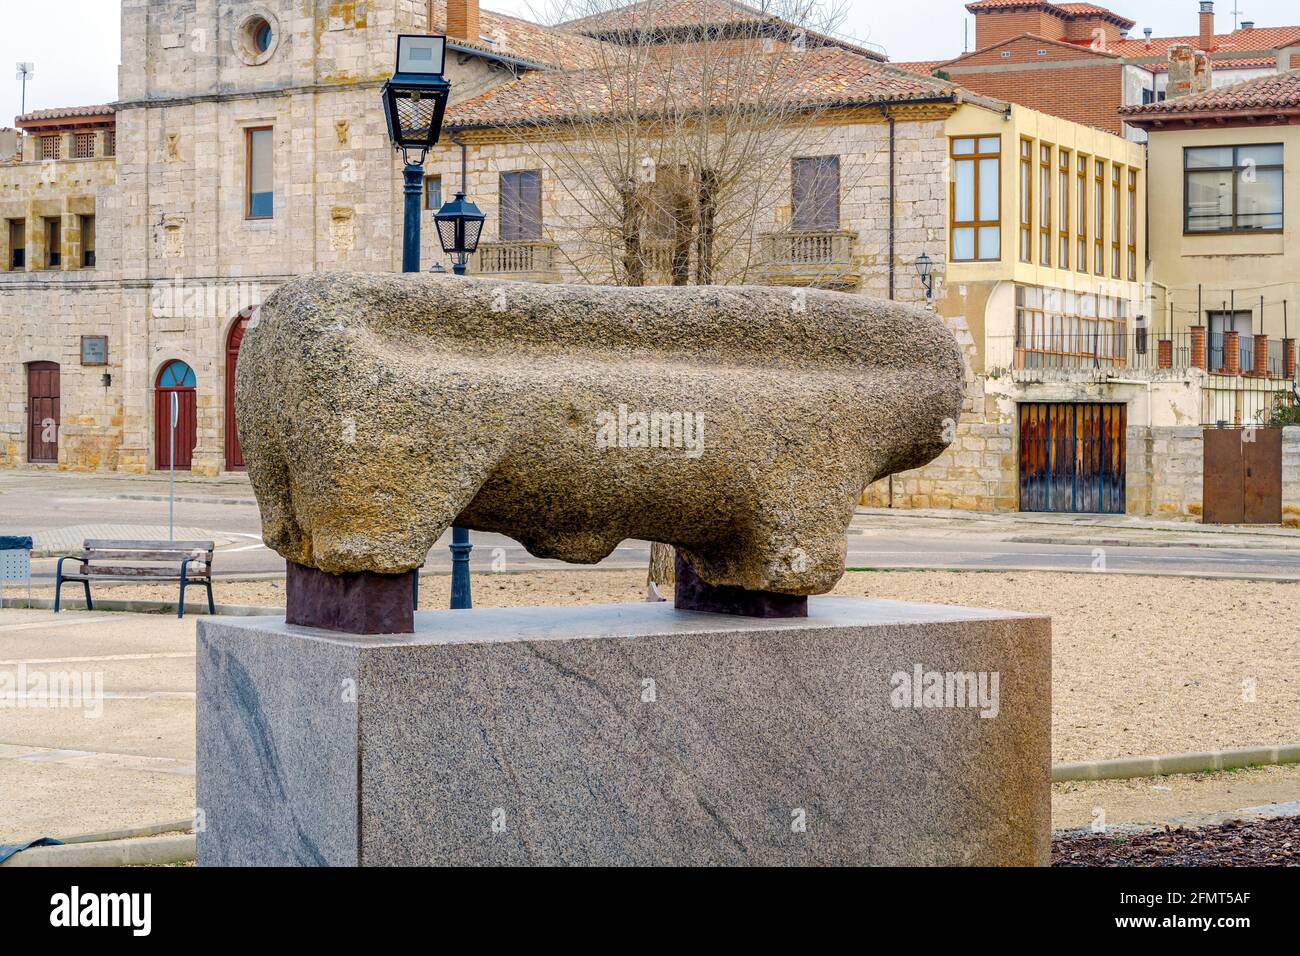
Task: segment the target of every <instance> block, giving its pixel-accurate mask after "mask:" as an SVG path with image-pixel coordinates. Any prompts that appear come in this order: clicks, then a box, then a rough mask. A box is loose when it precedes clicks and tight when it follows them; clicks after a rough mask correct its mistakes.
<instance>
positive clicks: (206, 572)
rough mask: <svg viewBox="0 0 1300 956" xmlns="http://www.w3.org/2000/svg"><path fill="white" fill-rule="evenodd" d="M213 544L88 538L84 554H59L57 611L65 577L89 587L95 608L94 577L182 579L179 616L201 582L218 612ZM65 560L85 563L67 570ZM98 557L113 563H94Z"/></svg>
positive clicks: (211, 610) (212, 609) (212, 610)
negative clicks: (190, 590) (192, 588)
mask: <svg viewBox="0 0 1300 956" xmlns="http://www.w3.org/2000/svg"><path fill="white" fill-rule="evenodd" d="M213 548H214V545H213V542H211V541H114V540H111V539H92V540H88V541H86V542H84V543H83V544H82V546H81V553H80V554H70V555H67V556H65V557H62V558H59V564H58V568H57V570H56V571H55V581H54V613H55V614H58V613H59V601H60V598H61V597H62V595H63V582H64V581H80V582H81V584H82V586H83V587H84V588H85V589H86V610H88V611H93V610H94V609H95V605H94V604H93V603H92V601H91V599H90V582H91V581H180V583H181V597H180V606H179V608H178V609H177V613H176V616H177V617H184V616H185V589H186V588H187V587H188V586H189V585H191V584H201V585H203V586H204V587H206V588H207V589H208V613H209V614H216V613H217V608H216V604H215V603H214V602H213V600H212V551H213ZM64 561H79V562H81V567H79V568H78V569H77V570H76V571H75V572H74V573H71V574H65V573H64V571H63V562H64ZM98 561H108V562H113V563H110V564H92V563H91V562H98ZM121 562H125V563H121ZM168 565H170V566H168Z"/></svg>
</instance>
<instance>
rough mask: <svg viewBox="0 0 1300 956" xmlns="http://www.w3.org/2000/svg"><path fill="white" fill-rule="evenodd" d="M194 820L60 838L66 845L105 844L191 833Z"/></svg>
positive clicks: (169, 821)
mask: <svg viewBox="0 0 1300 956" xmlns="http://www.w3.org/2000/svg"><path fill="white" fill-rule="evenodd" d="M193 827H194V821H193V820H168V821H167V822H166V823H149V824H145V825H144V826H141V827H128V828H126V829H125V830H104V831H102V832H100V833H83V834H82V835H81V836H70V837H60V839H62V840H63V842H64V843H105V842H107V841H109V840H131V839H134V838H136V837H149V836H158V835H160V834H163V833H168V834H173V833H189V832H190V830H191V829H193Z"/></svg>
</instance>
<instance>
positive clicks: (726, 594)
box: [673, 551, 808, 617]
mask: <svg viewBox="0 0 1300 956" xmlns="http://www.w3.org/2000/svg"><path fill="white" fill-rule="evenodd" d="M673 606H674V607H676V608H677V610H679V611H710V612H712V613H714V614H735V615H737V616H739V617H807V616H808V598H807V597H806V596H804V595H798V594H778V593H777V592H775V591H750V590H748V589H746V588H738V587H734V586H732V585H726V584H724V585H721V586H716V585H712V584H709V583H707V582H705V581H703V580H701V579H700V576H699V575H698V574H696V573H695V569H694V568H692V567H691V566H690V565H689V564H687V563H686V562H685V561H684V560H683V559H682V555H681V552H680V551H679V552H678V553H677V598H676V602H675V603H674V605H673Z"/></svg>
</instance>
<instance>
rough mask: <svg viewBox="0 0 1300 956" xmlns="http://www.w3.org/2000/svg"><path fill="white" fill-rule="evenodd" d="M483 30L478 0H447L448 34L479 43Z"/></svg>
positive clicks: (458, 38)
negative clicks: (480, 23)
mask: <svg viewBox="0 0 1300 956" xmlns="http://www.w3.org/2000/svg"><path fill="white" fill-rule="evenodd" d="M482 32H483V31H482V28H481V27H480V26H479V15H478V0H447V36H449V37H453V38H455V39H457V40H468V41H469V42H470V43H478V42H479V35H480V34H481V33H482Z"/></svg>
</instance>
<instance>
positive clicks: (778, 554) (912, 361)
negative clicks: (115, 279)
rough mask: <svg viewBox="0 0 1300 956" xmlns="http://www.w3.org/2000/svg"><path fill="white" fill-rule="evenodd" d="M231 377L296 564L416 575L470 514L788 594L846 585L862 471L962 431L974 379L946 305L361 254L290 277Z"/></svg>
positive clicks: (272, 527)
mask: <svg viewBox="0 0 1300 956" xmlns="http://www.w3.org/2000/svg"><path fill="white" fill-rule="evenodd" d="M236 378H237V385H236V409H237V420H238V423H239V437H240V441H241V443H242V445H243V449H244V453H245V458H246V460H247V462H248V470H249V475H250V478H251V480H252V484H253V488H254V490H255V492H256V494H257V499H258V503H259V505H260V507H261V512H262V525H263V537H264V539H265V541H266V543H267V545H269V546H270V547H272V548H274V549H275V550H276V551H278V552H279V553H280V554H282V555H283V556H284V557H285V558H287V559H288V560H290V561H293V562H297V563H298V564H301V565H305V566H308V567H313V568H317V569H320V570H322V571H326V572H330V573H333V574H343V573H345V572H356V571H371V572H379V573H389V574H392V573H400V572H405V571H409V570H411V569H412V568H416V567H418V566H420V565H421V564H422V563H423V562H424V561H425V557H426V555H427V554H428V552H429V549H430V548H431V547H432V546H433V544H434V543H435V542H436V541H437V539H438V537H439V536H440V535H441V534H442V533H443V532H444V531H445V530H446V529H447V528H448V527H449V526H450V525H452V524H453V523H455V524H458V525H460V526H463V527H468V528H470V529H474V530H479V531H492V532H500V533H503V534H506V535H509V536H511V537H513V538H515V539H516V540H518V541H520V542H521V543H522V544H523V545H524V546H525V547H526V548H527V549H528V550H529V551H530V552H531V553H533V554H534V555H537V556H539V557H545V558H559V559H562V560H564V561H572V562H578V563H584V564H585V563H592V562H595V561H599V560H600V559H601V558H603V557H605V556H606V555H608V554H609V553H610V552H611V551H612V550H613V549H614V548H615V547H616V546H617V545H618V544H619V543H620V542H621V541H623V540H624V539H627V538H640V539H645V540H652V541H661V542H665V543H668V544H672V545H674V546H676V547H677V548H678V549H679V550H680V553H681V556H682V557H683V558H684V559H685V560H686V561H687V562H688V563H689V564H690V565H691V567H692V568H693V569H694V570H695V571H696V573H697V574H698V575H699V577H700V578H702V579H703V580H704V581H705V582H707V583H709V584H712V585H733V586H738V587H743V588H747V589H751V590H764V591H774V592H779V593H784V594H790V595H808V594H821V593H824V592H826V591H829V590H830V589H831V588H832V587H834V585H835V583H836V582H837V581H838V580H839V578H840V577H841V576H842V575H843V573H844V559H845V555H846V539H845V532H846V530H847V528H848V525H849V522H850V520H851V518H852V516H853V512H854V507H855V505H856V503H857V501H858V499H859V497H860V496H861V493H862V491H863V489H864V488H865V487H866V486H867V485H868V484H870V483H871V482H873V481H876V480H877V479H879V478H882V477H884V476H886V475H889V474H892V473H894V472H898V471H903V470H905V469H910V468H917V467H920V466H921V465H924V464H926V463H928V462H930V461H931V460H933V459H934V458H935V456H937V455H938V454H939V453H940V452H941V451H943V449H944V448H945V447H946V446H947V445H948V443H949V442H950V441H951V438H952V432H953V423H954V422H955V421H956V419H957V417H958V415H959V413H960V410H961V403H962V395H963V380H964V376H963V366H962V360H961V355H960V352H959V350H958V347H957V344H956V342H955V341H954V339H953V336H952V335H951V333H950V332H949V331H948V330H947V329H946V328H945V327H944V325H943V323H942V321H941V320H940V319H939V318H938V317H936V316H935V315H933V314H931V313H929V312H924V311H921V310H918V309H915V308H911V307H907V306H902V305H898V304H896V303H892V302H885V301H881V300H878V299H874V298H868V297H865V296H859V295H846V294H841V293H834V292H821V291H804V290H795V289H786V288H769V287H762V288H755V287H688V288H637V289H631V288H611V287H594V286H577V285H539V284H533V283H517V282H503V281H493V280H486V279H459V278H455V277H445V278H444V277H435V276H395V275H350V274H330V275H313V276H308V277H304V278H300V279H296V280H294V281H292V282H289V283H288V284H286V285H284V286H283V287H281V288H280V289H279V290H278V291H276V292H275V294H274V295H272V296H271V297H270V298H269V299H268V300H267V301H266V303H265V304H264V305H263V306H262V308H261V309H260V310H259V312H258V313H257V315H256V316H255V318H254V319H253V320H252V322H250V328H249V330H248V333H247V335H246V337H245V339H244V342H243V347H242V351H241V354H240V359H239V366H238V372H237V377H236Z"/></svg>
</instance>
